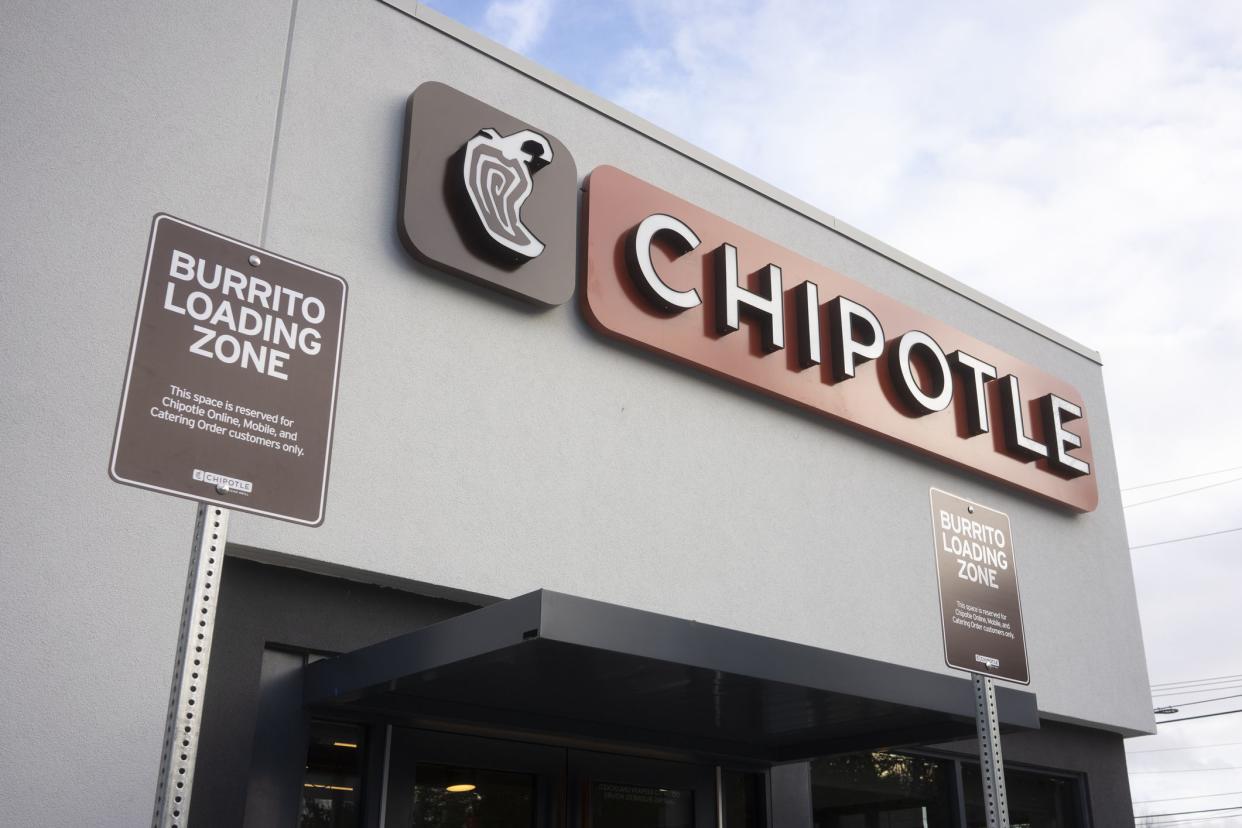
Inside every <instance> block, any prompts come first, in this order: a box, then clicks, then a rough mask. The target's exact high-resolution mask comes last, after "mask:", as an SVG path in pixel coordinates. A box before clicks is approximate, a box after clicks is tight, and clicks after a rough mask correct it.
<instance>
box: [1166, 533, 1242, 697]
mask: <svg viewBox="0 0 1242 828" xmlns="http://www.w3.org/2000/svg"><path fill="white" fill-rule="evenodd" d="M1239 528H1242V527H1239ZM1230 531H1237V530H1230ZM1226 679H1229V680H1232V679H1242V673H1234V674H1233V675H1229V676H1208V677H1206V678H1197V679H1182V680H1181V681H1162V682H1159V683H1157V684H1153V685H1151V689H1153V690H1155V689H1156V688H1160V689H1161V690H1164V689H1166V688H1169V687H1173V686H1174V685H1184V684H1207V683H1208V682H1212V681H1225V680H1226Z"/></svg>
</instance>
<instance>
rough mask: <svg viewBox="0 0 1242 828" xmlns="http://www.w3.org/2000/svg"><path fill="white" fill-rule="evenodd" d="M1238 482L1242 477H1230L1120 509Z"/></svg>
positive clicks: (1129, 504) (1127, 505)
mask: <svg viewBox="0 0 1242 828" xmlns="http://www.w3.org/2000/svg"><path fill="white" fill-rule="evenodd" d="M1239 480H1242V477H1231V478H1229V479H1228V480H1221V481H1220V482H1219V483H1209V484H1207V485H1206V486H1198V487H1196V488H1194V489H1187V490H1186V491H1184V492H1174V493H1173V494H1167V495H1161V496H1160V497H1153V498H1151V499H1150V500H1140V501H1139V502H1138V503H1127V504H1125V505H1123V506H1122V507H1121V508H1123V509H1133V508H1134V507H1135V506H1146V505H1147V504H1148V503H1155V502H1156V501H1159V500H1168V499H1169V498H1171V497H1181V496H1182V495H1188V494H1194V493H1195V492H1201V491H1203V490H1204V489H1215V488H1216V487H1217V486H1224V485H1225V484H1226V483H1237V482H1238V481H1239Z"/></svg>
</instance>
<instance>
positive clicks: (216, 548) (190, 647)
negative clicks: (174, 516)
mask: <svg viewBox="0 0 1242 828" xmlns="http://www.w3.org/2000/svg"><path fill="white" fill-rule="evenodd" d="M228 528H229V512H228V510H227V509H222V508H220V507H219V506H210V505H208V504H206V503H200V504H199V506H198V519H197V520H196V522H195V524H194V545H193V547H192V548H191V550H190V570H189V573H188V574H187V576H186V582H185V600H184V603H183V605H182V608H181V634H180V637H179V639H178V641H177V657H176V661H175V662H174V665H173V681H172V691H171V692H170V693H169V697H168V717H167V721H166V723H165V725H164V752H163V756H162V757H161V759H160V774H159V778H158V779H159V781H158V782H157V783H156V789H155V815H154V816H153V818H152V821H151V824H152V826H153V828H184V827H185V826H186V825H187V824H188V822H189V816H190V794H191V793H192V792H193V788H194V763H195V760H196V758H197V757H198V737H199V733H200V732H201V731H202V712H203V697H204V690H205V688H206V685H207V665H208V663H209V661H210V658H211V639H212V633H213V631H214V630H215V626H216V596H217V594H218V593H219V589H220V570H221V568H222V567H223V566H224V544H225V540H226V537H227V535H228Z"/></svg>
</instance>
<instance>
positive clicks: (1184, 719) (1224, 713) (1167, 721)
mask: <svg viewBox="0 0 1242 828" xmlns="http://www.w3.org/2000/svg"><path fill="white" fill-rule="evenodd" d="M1230 713H1242V708H1239V709H1237V710H1222V711H1220V712H1219V713H1203V714H1200V715H1198V716H1182V717H1181V718H1177V719H1161V720H1160V721H1158V722H1156V726H1157V727H1159V726H1160V725H1162V724H1172V723H1173V722H1189V721H1190V720H1192V719H1211V718H1213V717H1214V716H1228V715H1229V714H1230ZM1238 807H1240V808H1242V805H1239V806H1238Z"/></svg>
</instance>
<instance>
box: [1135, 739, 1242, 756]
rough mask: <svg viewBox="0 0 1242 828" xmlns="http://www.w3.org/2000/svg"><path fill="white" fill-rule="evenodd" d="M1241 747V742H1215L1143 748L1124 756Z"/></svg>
mask: <svg viewBox="0 0 1242 828" xmlns="http://www.w3.org/2000/svg"><path fill="white" fill-rule="evenodd" d="M1238 745H1242V742H1217V743H1216V744H1214V745H1186V746H1185V747H1167V748H1144V749H1143V750H1127V751H1126V755H1127V756H1128V755H1130V754H1131V753H1168V752H1169V751H1172V750H1207V749H1209V748H1218V747H1236V746H1238Z"/></svg>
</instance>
